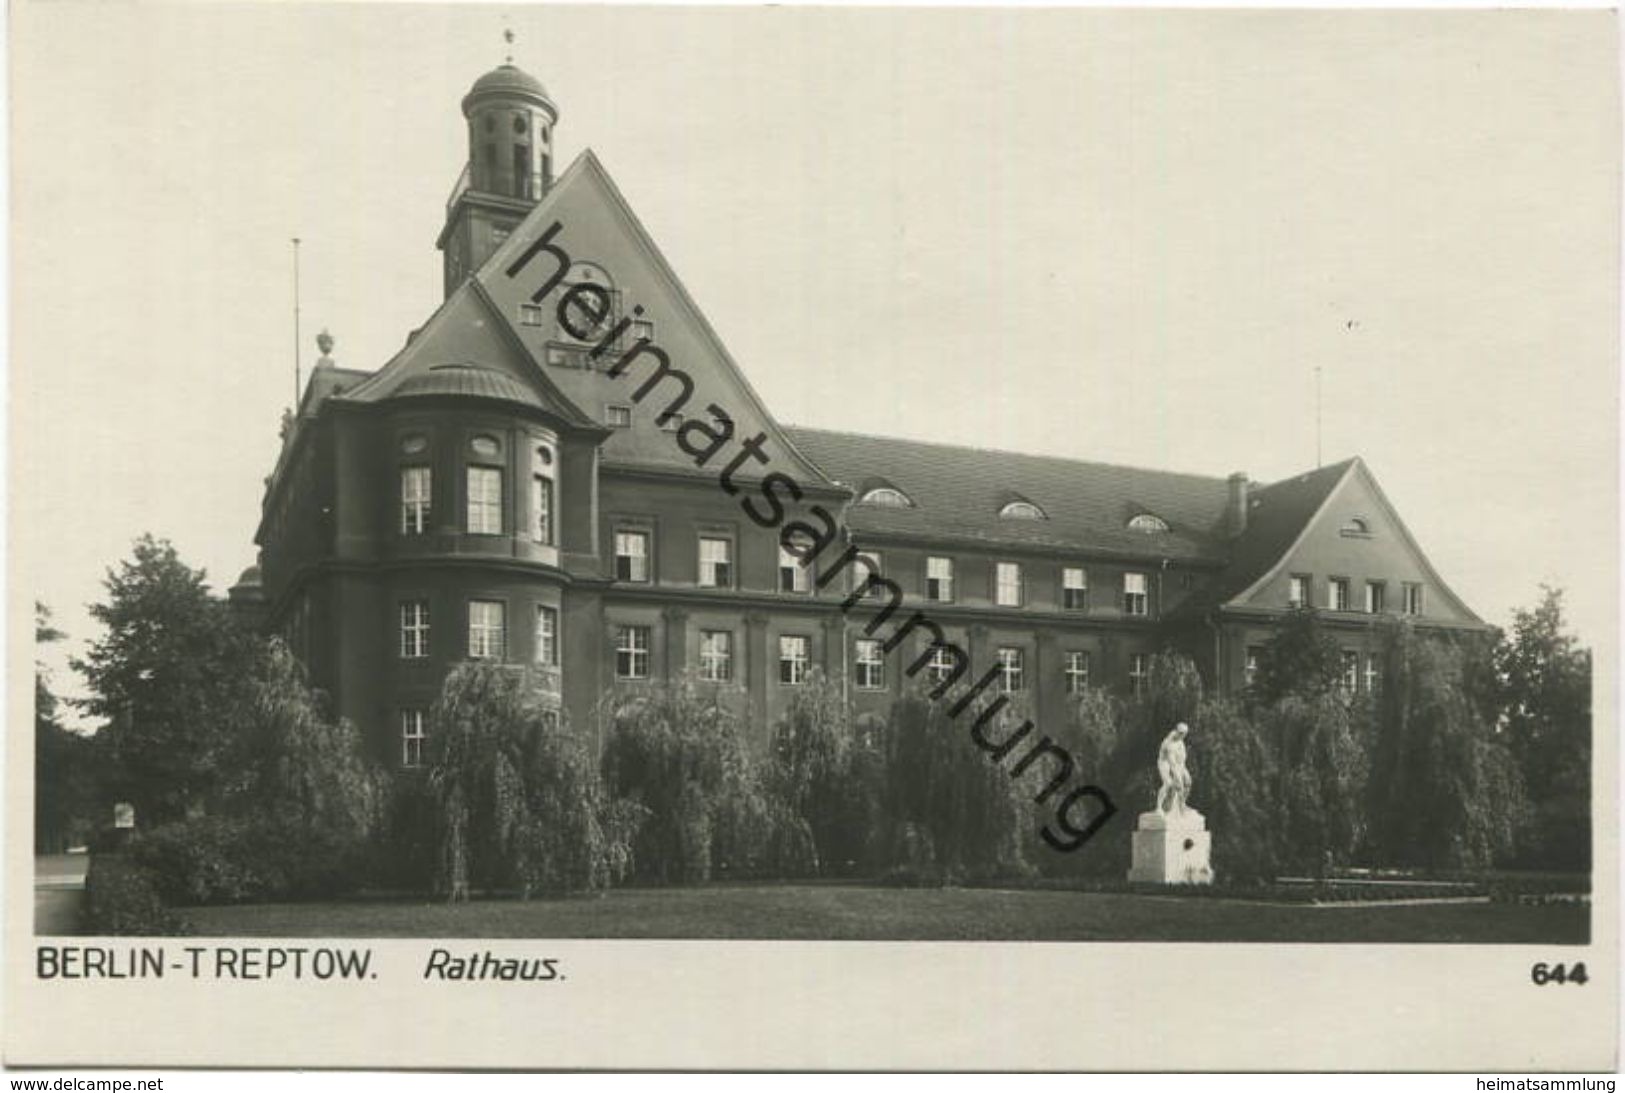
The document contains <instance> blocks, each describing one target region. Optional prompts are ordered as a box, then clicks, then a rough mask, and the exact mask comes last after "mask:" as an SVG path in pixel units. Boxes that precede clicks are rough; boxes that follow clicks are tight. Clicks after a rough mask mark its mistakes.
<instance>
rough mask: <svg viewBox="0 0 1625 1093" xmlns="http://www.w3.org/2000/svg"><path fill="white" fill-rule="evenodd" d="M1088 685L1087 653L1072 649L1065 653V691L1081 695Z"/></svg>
mask: <svg viewBox="0 0 1625 1093" xmlns="http://www.w3.org/2000/svg"><path fill="white" fill-rule="evenodd" d="M1088 687H1089V654H1088V653H1087V652H1085V651H1084V650H1081V649H1074V650H1072V651H1071V652H1069V653H1067V655H1066V693H1067V694H1069V695H1081V694H1082V693H1083V692H1084V691H1085V690H1087V689H1088Z"/></svg>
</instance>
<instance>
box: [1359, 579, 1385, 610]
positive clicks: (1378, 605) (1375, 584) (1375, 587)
mask: <svg viewBox="0 0 1625 1093" xmlns="http://www.w3.org/2000/svg"><path fill="white" fill-rule="evenodd" d="M1387 599H1388V586H1387V585H1386V584H1384V583H1383V582H1381V581H1367V582H1365V609H1366V613H1367V614H1370V615H1380V614H1382V611H1383V605H1384V601H1386V600H1387Z"/></svg>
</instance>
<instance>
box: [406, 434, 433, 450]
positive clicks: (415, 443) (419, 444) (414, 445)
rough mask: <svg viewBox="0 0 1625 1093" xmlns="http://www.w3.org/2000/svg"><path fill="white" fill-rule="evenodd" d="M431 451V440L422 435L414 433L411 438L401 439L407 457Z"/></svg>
mask: <svg viewBox="0 0 1625 1093" xmlns="http://www.w3.org/2000/svg"><path fill="white" fill-rule="evenodd" d="M428 450H429V438H428V437H426V436H424V435H423V434H422V433H413V434H412V435H411V436H407V437H402V438H401V451H402V452H405V453H406V454H407V455H421V454H422V453H424V452H426V451H428Z"/></svg>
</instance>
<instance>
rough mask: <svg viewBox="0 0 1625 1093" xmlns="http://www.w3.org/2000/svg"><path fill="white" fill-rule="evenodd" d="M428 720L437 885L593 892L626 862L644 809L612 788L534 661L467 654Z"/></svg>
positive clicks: (464, 890)
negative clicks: (608, 793) (529, 664)
mask: <svg viewBox="0 0 1625 1093" xmlns="http://www.w3.org/2000/svg"><path fill="white" fill-rule="evenodd" d="M431 720H432V723H433V725H434V727H435V735H434V741H435V750H434V762H433V766H432V767H431V769H430V772H429V786H430V789H431V794H432V797H433V800H434V802H435V807H436V815H437V819H438V821H439V825H438V826H439V836H440V837H439V844H440V847H439V848H440V854H439V871H438V877H437V881H438V884H437V886H438V888H439V889H440V891H441V892H443V893H444V894H445V895H447V896H448V897H449V898H450V899H452V900H462V899H467V898H468V897H469V894H470V892H471V890H472V889H473V888H485V889H495V888H504V889H517V890H518V891H519V892H520V894H521V895H523V896H526V897H528V896H530V895H531V894H532V893H536V892H542V893H548V894H558V893H565V892H575V891H591V890H595V889H601V888H604V887H607V886H608V885H609V884H610V883H612V882H613V881H615V880H617V879H619V878H620V877H621V876H623V875H624V874H625V873H626V872H627V870H628V868H629V867H630V865H631V849H630V847H631V839H632V834H633V830H634V828H635V827H636V825H637V821H638V814H637V811H636V810H634V809H631V808H628V807H627V806H625V805H621V804H615V803H612V802H610V801H609V800H607V799H606V797H605V795H604V792H603V787H602V784H601V783H600V781H599V778H598V772H597V769H596V768H595V766H594V764H593V763H592V761H591V756H590V754H589V752H588V750H587V747H586V744H585V742H584V741H582V740H581V739H580V738H579V737H578V736H577V735H575V734H574V733H572V732H571V731H570V730H569V728H568V726H567V725H566V724H565V722H564V718H563V714H562V711H560V710H558V709H557V708H556V706H555V705H554V704H553V702H552V701H551V699H550V692H548V691H545V690H544V689H543V688H542V687H541V686H539V685H538V681H537V680H536V679H535V678H534V676H533V675H532V674H531V673H530V672H529V671H527V670H520V669H515V668H512V667H507V666H501V665H495V664H488V663H484V662H480V661H473V662H469V663H467V664H463V665H460V666H458V667H457V668H455V669H454V670H453V671H452V672H451V674H450V675H448V676H447V677H446V681H445V684H444V685H443V687H442V688H441V693H440V698H439V700H438V702H437V703H436V704H435V707H434V711H433V713H432V714H431Z"/></svg>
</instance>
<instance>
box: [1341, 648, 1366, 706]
mask: <svg viewBox="0 0 1625 1093" xmlns="http://www.w3.org/2000/svg"><path fill="white" fill-rule="evenodd" d="M1342 663H1343V671H1342V673H1341V674H1340V675H1339V676H1338V679H1337V689H1338V690H1339V691H1342V692H1343V693H1344V694H1347V695H1351V694H1353V693H1354V692H1355V691H1357V690H1359V689H1360V654H1359V653H1356V652H1355V651H1354V650H1353V649H1344V650H1343V661H1342Z"/></svg>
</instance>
